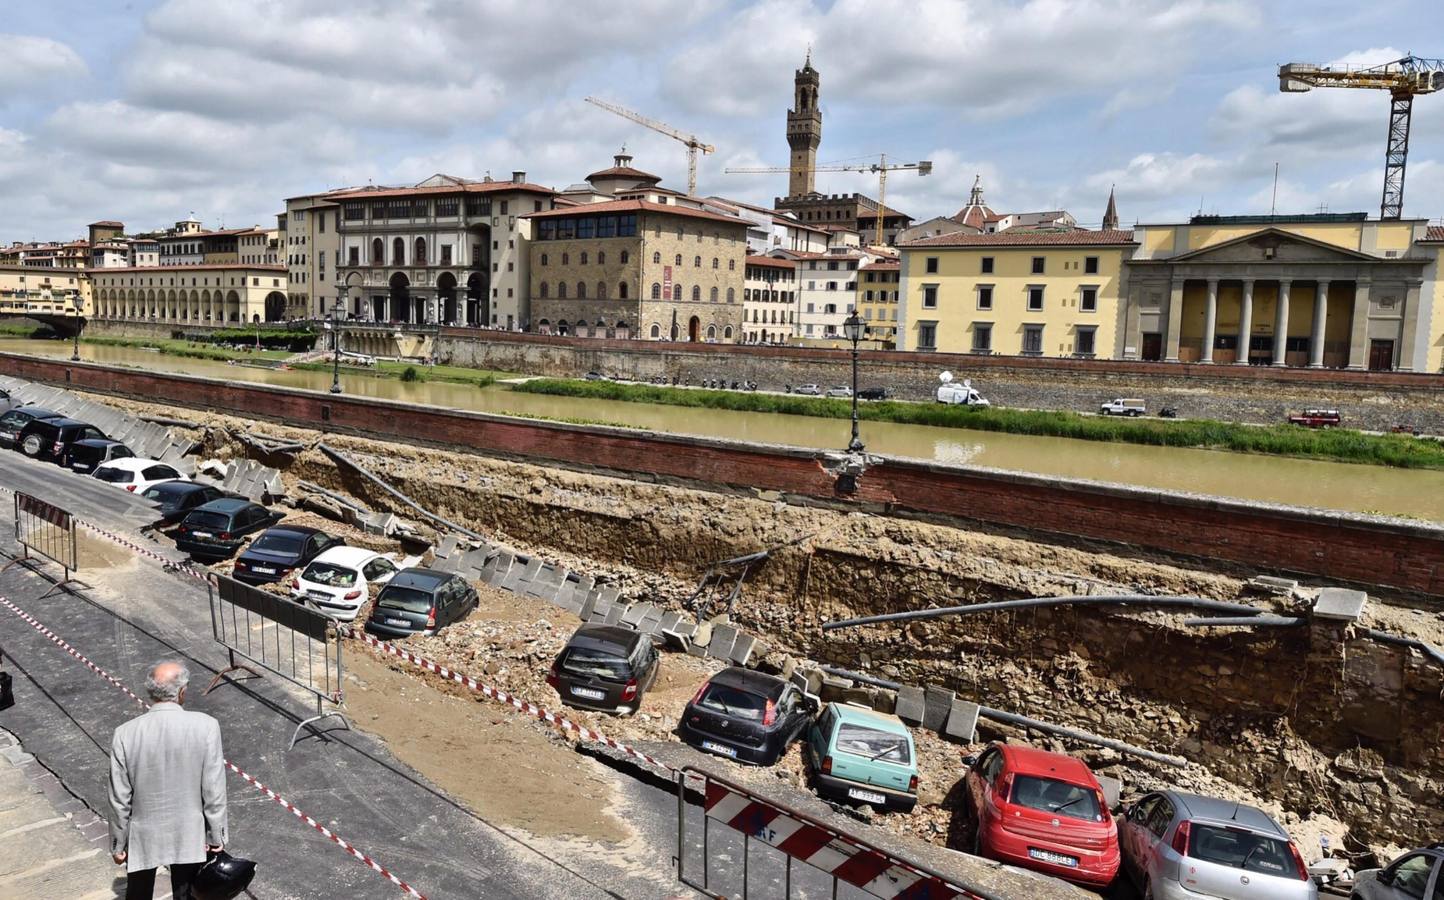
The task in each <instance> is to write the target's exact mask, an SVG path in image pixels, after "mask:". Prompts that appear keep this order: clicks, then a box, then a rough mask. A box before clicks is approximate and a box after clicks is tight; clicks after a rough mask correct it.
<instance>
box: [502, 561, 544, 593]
mask: <svg viewBox="0 0 1444 900" xmlns="http://www.w3.org/2000/svg"><path fill="white" fill-rule="evenodd" d="M533 562H535V563H537V564H538V565H540V563H541V561H540V560H534V559H532V558H531V557H530V556H523V555H522V554H520V553H518V554H516V556H515V557H513V558H512V561H511V566H510V568H508V569H507V573H506V577H504V578H503V579H502V581H501V589H502V590H504V591H511V592H512V593H514V594H519V593H521V592H522V591H524V590H525V587H524V585H525V584H526V583H527V582H528V581H530V580H531V576H529V575H527V569H528V568H529V567H530V566H531V564H532V563H533Z"/></svg>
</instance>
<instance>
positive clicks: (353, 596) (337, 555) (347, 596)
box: [291, 547, 420, 622]
mask: <svg viewBox="0 0 1444 900" xmlns="http://www.w3.org/2000/svg"><path fill="white" fill-rule="evenodd" d="M419 561H420V559H419V558H417V559H416V560H415V561H414V562H413V561H409V560H408V561H403V562H402V563H399V564H398V563H396V562H395V561H393V560H390V559H387V558H386V557H384V556H382V555H381V554H380V553H377V552H376V551H374V550H367V549H366V548H365V547H332V548H331V549H330V550H327V551H325V552H323V553H322V554H321V555H320V556H318V557H316V558H315V559H313V560H311V563H310V565H308V566H306V568H305V569H303V570H302V571H301V574H299V575H297V576H295V577H294V578H292V579H291V599H292V600H293V601H294V602H296V603H299V604H301V605H303V606H308V607H310V608H311V609H314V610H316V611H317V612H319V613H321V614H322V615H327V616H330V617H331V618H333V619H338V620H340V621H342V622H352V621H355V619H356V614H357V613H358V612H359V611H360V610H361V604H363V603H365V602H366V601H367V600H368V599H369V598H370V596H371V593H370V587H371V585H373V584H385V583H386V582H388V581H390V580H391V578H392V576H394V575H395V574H396V573H397V572H399V571H401V570H402V569H403V568H405V567H406V566H407V565H414V564H415V562H419Z"/></svg>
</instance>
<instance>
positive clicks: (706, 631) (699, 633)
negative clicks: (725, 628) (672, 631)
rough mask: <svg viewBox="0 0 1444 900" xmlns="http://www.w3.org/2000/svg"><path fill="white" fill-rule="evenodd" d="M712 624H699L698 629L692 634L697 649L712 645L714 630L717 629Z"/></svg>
mask: <svg viewBox="0 0 1444 900" xmlns="http://www.w3.org/2000/svg"><path fill="white" fill-rule="evenodd" d="M715 627H716V625H714V624H713V623H711V622H698V623H697V628H696V630H694V631H693V632H692V644H693V645H694V646H697V647H706V646H707V645H709V644H711V643H712V629H713V628H715Z"/></svg>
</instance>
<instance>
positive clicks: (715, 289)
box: [707, 285, 717, 303]
mask: <svg viewBox="0 0 1444 900" xmlns="http://www.w3.org/2000/svg"><path fill="white" fill-rule="evenodd" d="M707 299H708V300H711V301H712V302H713V303H716V302H717V287H716V285H713V287H712V295H711V296H710V297H708V298H707Z"/></svg>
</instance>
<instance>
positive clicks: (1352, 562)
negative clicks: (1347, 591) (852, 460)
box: [0, 354, 1444, 596]
mask: <svg viewBox="0 0 1444 900" xmlns="http://www.w3.org/2000/svg"><path fill="white" fill-rule="evenodd" d="M0 372H3V373H5V374H8V375H13V376H16V377H19V378H28V379H32V380H35V381H42V382H48V383H52V384H69V385H71V386H73V387H76V388H78V389H83V390H90V391H97V392H100V393H110V394H116V395H120V396H126V397H132V398H135V399H140V400H148V401H158V402H167V403H174V404H176V405H178V406H183V407H193V408H201V409H214V410H217V411H223V412H227V413H233V414H239V415H243V416H254V417H259V418H269V419H276V420H282V421H287V422H290V423H293V424H296V425H300V426H305V427H313V428H319V429H322V430H338V431H349V432H354V433H360V434H366V435H370V436H377V437H384V438H389V439H393V440H405V441H424V442H426V443H432V444H441V445H449V446H456V447H465V448H468V449H473V450H478V451H481V452H484V453H494V454H503V455H509V456H517V457H523V458H528V459H534V460H540V461H550V462H555V463H560V464H563V465H567V466H571V467H583V468H591V469H603V470H610V471H614V472H620V473H625V474H628V475H633V476H642V477H647V478H659V479H672V480H677V481H681V482H687V483H692V484H702V485H710V486H716V487H728V488H742V489H760V490H771V491H778V492H781V493H783V494H786V495H790V496H793V497H798V498H810V499H825V500H829V501H838V500H839V498H838V497H837V495H836V494H835V493H834V490H833V481H834V479H833V476H832V474H830V473H829V471H828V468H827V466H829V465H831V464H832V463H831V462H830V459H829V456H828V454H825V453H823V452H820V451H813V450H804V449H798V448H790V447H780V446H773V445H764V444H748V443H741V442H733V441H723V440H715V439H708V438H696V437H686V436H678V435H665V434H656V433H651V432H639V431H633V430H630V429H622V428H607V427H601V426H580V425H569V424H565V423H552V422H539V421H531V420H525V419H516V418H511V417H507V416H497V415H488V414H485V413H475V412H467V411H462V410H451V409H443V408H438V407H431V406H422V405H418V404H408V403H400V402H395V401H386V400H374V399H367V398H363V397H352V396H349V395H331V394H326V393H321V392H316V391H304V390H296V389H287V388H278V387H272V386H268V385H259V384H246V383H233V382H224V381H219V380H215V379H207V378H196V377H192V376H185V375H173V374H164V373H152V372H141V371H135V370H129V369H121V368H112V367H107V366H99V365H93V364H88V363H69V362H63V361H58V360H48V359H38V358H34V357H27V356H20V355H16V354H0ZM856 499H857V501H861V502H864V503H868V504H871V505H873V506H874V507H875V508H878V509H881V510H882V511H884V512H888V511H897V512H906V513H910V514H923V515H933V516H943V517H950V518H957V519H965V520H975V521H979V522H984V523H988V524H991V525H999V526H1007V527H1017V528H1023V529H1026V530H1029V531H1033V532H1037V533H1040V534H1049V535H1062V536H1069V537H1075V538H1083V539H1088V540H1099V541H1109V542H1115V543H1122V544H1127V545H1132V546H1134V547H1138V548H1142V549H1145V550H1154V551H1161V552H1165V553H1169V554H1174V555H1182V556H1189V557H1199V558H1214V559H1219V560H1224V561H1227V562H1230V563H1235V564H1239V565H1242V566H1246V567H1249V568H1253V569H1258V570H1263V571H1288V572H1296V573H1301V574H1305V575H1307V576H1310V577H1314V578H1325V579H1334V580H1341V581H1349V582H1355V583H1360V584H1366V585H1381V586H1388V587H1392V588H1397V589H1400V590H1404V591H1410V592H1417V593H1423V594H1433V595H1436V596H1444V527H1439V526H1435V525H1429V524H1422V523H1409V522H1398V521H1392V520H1383V519H1377V518H1372V517H1368V516H1356V515H1350V514H1345V513H1334V512H1325V511H1316V510H1307V509H1301V508H1294V507H1283V506H1273V505H1268V504H1261V503H1248V502H1242V501H1234V500H1225V499H1220V498H1212V497H1196V496H1190V495H1185V494H1177V493H1170V492H1166V491H1157V490H1149V489H1143V488H1133V487H1126V486H1120V485H1106V484H1100V483H1095V482H1088V481H1080V480H1068V479H1059V478H1045V477H1041V476H1034V475H1027V474H1020V473H1016V472H1006V471H1001V470H994V469H984V468H979V467H972V466H952V465H941V464H932V463H925V462H920V461H914V460H905V459H896V458H889V457H884V458H882V459H881V460H880V461H879V462H878V463H877V464H876V465H874V466H872V467H871V468H870V469H869V470H868V472H867V474H866V475H865V476H864V477H863V479H862V481H861V483H860V486H859V491H858V494H857V498H856ZM854 502H855V501H854Z"/></svg>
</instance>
